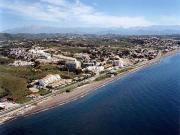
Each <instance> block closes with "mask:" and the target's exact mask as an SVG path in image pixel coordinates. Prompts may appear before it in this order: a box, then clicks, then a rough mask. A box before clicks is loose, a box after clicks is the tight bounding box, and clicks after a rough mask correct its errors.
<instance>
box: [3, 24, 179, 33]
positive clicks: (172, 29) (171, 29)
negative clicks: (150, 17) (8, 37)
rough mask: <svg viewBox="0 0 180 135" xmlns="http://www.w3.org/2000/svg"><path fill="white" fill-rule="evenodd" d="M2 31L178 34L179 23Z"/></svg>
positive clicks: (28, 27) (29, 27)
mask: <svg viewBox="0 0 180 135" xmlns="http://www.w3.org/2000/svg"><path fill="white" fill-rule="evenodd" d="M2 32H3V33H11V34H18V33H29V34H39V33H47V34H53V33H72V34H120V35H172V34H180V25H168V26H163V25H154V26H149V27H132V28H95V27H93V28H90V27H89V28H59V27H48V26H27V27H19V28H14V29H8V30H5V31H2Z"/></svg>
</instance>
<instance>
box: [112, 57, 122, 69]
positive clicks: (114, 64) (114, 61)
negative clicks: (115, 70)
mask: <svg viewBox="0 0 180 135" xmlns="http://www.w3.org/2000/svg"><path fill="white" fill-rule="evenodd" d="M112 65H113V66H114V67H119V68H122V67H124V62H123V60H122V59H120V58H119V59H118V60H113V62H112Z"/></svg>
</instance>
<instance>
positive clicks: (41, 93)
mask: <svg viewBox="0 0 180 135" xmlns="http://www.w3.org/2000/svg"><path fill="white" fill-rule="evenodd" d="M38 93H39V94H40V95H41V96H44V95H47V94H49V93H51V91H49V90H47V89H40V90H39V92H38Z"/></svg>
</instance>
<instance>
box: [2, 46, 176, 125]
mask: <svg viewBox="0 0 180 135" xmlns="http://www.w3.org/2000/svg"><path fill="white" fill-rule="evenodd" d="M176 53H180V49H177V50H174V51H171V52H167V53H166V54H163V55H162V54H161V55H160V56H157V57H156V58H155V59H152V60H149V61H146V62H144V63H139V64H138V65H135V66H134V67H133V69H131V70H130V71H125V72H122V73H120V74H118V75H117V76H115V77H112V78H107V79H104V80H101V81H94V82H91V83H89V84H85V85H83V86H80V87H77V88H75V89H74V90H73V91H71V92H69V93H61V94H57V95H55V96H50V97H48V98H47V99H44V100H43V101H41V102H39V103H38V104H37V105H30V106H28V107H27V108H25V109H24V112H20V110H18V109H17V110H14V111H12V112H9V113H7V114H5V115H3V116H0V125H1V124H4V123H6V122H8V121H11V120H14V119H16V118H18V117H27V116H30V115H34V114H36V113H39V112H42V111H46V110H49V109H52V108H55V107H58V106H61V105H64V104H67V103H70V102H72V101H75V100H77V99H80V98H82V97H84V96H86V95H88V94H90V93H92V92H94V91H96V90H97V89H99V88H101V87H104V86H106V85H108V84H110V83H112V82H113V81H116V80H119V79H121V78H123V77H125V76H128V75H129V74H132V73H135V72H137V71H139V70H142V69H144V68H147V67H149V66H151V65H153V64H156V63H159V62H160V60H161V59H163V58H165V57H168V56H170V55H173V54H176ZM16 111H17V112H18V111H19V112H18V113H17V112H16ZM21 111H22V108H21ZM2 117H3V118H2Z"/></svg>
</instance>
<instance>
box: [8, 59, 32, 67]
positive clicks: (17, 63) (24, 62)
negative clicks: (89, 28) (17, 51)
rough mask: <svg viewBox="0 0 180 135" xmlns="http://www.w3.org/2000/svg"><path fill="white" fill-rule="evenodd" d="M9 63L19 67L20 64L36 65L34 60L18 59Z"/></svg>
mask: <svg viewBox="0 0 180 135" xmlns="http://www.w3.org/2000/svg"><path fill="white" fill-rule="evenodd" d="M9 65H11V66H15V67H18V66H32V65H34V62H28V61H21V60H16V61H14V63H11V64H9Z"/></svg>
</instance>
